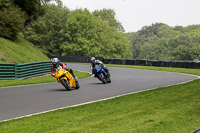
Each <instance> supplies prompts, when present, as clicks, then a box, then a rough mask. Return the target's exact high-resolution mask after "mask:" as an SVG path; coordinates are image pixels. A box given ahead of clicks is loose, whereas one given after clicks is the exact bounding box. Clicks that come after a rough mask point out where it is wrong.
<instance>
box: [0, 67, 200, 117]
mask: <svg viewBox="0 0 200 133" xmlns="http://www.w3.org/2000/svg"><path fill="white" fill-rule="evenodd" d="M68 67H69V68H72V69H76V70H82V71H88V72H90V67H89V65H79V64H68ZM108 69H109V70H110V73H111V80H112V82H111V83H110V84H102V82H100V81H99V80H98V79H96V78H94V77H90V78H86V79H80V80H79V84H80V89H78V90H72V91H65V88H64V87H63V86H62V85H61V84H59V83H57V82H55V83H47V84H39V85H25V86H16V87H5V88H0V121H5V120H9V119H13V118H18V117H23V116H26V115H32V114H37V113H41V112H46V111H49V110H54V109H58V108H63V107H68V106H72V105H77V104H81V103H86V102H91V101H95V100H100V99H106V98H109V97H114V96H118V95H123V94H128V93H134V92H138V91H144V90H149V89H153V88H157V87H162V86H169V85H174V84H178V83H182V82H187V81H190V80H195V79H197V76H192V75H186V74H179V73H172V72H161V71H150V70H140V69H131V68H119V67H108Z"/></svg>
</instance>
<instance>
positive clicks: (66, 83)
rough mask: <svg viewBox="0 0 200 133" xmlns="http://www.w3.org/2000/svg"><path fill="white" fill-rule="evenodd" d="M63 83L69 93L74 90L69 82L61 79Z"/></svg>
mask: <svg viewBox="0 0 200 133" xmlns="http://www.w3.org/2000/svg"><path fill="white" fill-rule="evenodd" d="M61 83H62V85H63V86H64V87H65V89H66V90H67V91H70V90H71V89H72V88H71V86H70V84H69V82H68V80H65V79H61Z"/></svg>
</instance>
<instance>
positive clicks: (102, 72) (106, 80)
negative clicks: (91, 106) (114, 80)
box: [92, 65, 111, 84]
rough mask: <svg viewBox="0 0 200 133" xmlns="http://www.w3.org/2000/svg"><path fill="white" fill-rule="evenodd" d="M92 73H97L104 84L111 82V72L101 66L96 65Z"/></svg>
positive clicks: (96, 75)
mask: <svg viewBox="0 0 200 133" xmlns="http://www.w3.org/2000/svg"><path fill="white" fill-rule="evenodd" d="M92 74H94V75H95V77H97V78H98V79H99V80H100V81H102V82H103V83H104V84H106V83H110V82H111V79H110V73H109V72H106V71H105V70H104V69H103V68H102V67H101V66H99V65H96V66H95V68H94V69H93V70H92Z"/></svg>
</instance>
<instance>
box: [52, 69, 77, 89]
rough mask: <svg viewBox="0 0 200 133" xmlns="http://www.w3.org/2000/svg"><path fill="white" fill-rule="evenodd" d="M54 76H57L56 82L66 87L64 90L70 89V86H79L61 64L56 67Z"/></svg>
mask: <svg viewBox="0 0 200 133" xmlns="http://www.w3.org/2000/svg"><path fill="white" fill-rule="evenodd" d="M54 76H55V78H57V80H58V82H59V83H61V84H62V85H63V86H64V87H65V88H66V90H72V88H75V89H79V87H80V85H79V83H78V81H76V80H75V79H74V77H73V76H72V74H71V73H70V72H69V71H67V70H65V69H63V68H62V67H61V66H59V67H58V68H57V69H56V72H55V73H54Z"/></svg>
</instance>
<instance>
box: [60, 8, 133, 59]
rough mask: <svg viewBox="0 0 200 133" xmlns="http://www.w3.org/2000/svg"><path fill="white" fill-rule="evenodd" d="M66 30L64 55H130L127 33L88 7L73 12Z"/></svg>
mask: <svg viewBox="0 0 200 133" xmlns="http://www.w3.org/2000/svg"><path fill="white" fill-rule="evenodd" d="M65 31H66V34H65V37H66V38H67V40H66V42H65V43H63V45H62V49H63V54H62V55H64V56H100V57H108V58H126V57H130V45H129V41H128V40H127V38H126V36H125V34H123V33H119V32H117V29H116V28H113V27H111V26H109V25H108V22H107V21H104V20H102V19H99V18H97V17H95V16H94V15H92V14H91V13H90V12H89V11H88V10H87V9H85V10H81V9H80V10H75V11H73V12H71V13H70V14H69V18H68V20H67V22H66V29H65Z"/></svg>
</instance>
